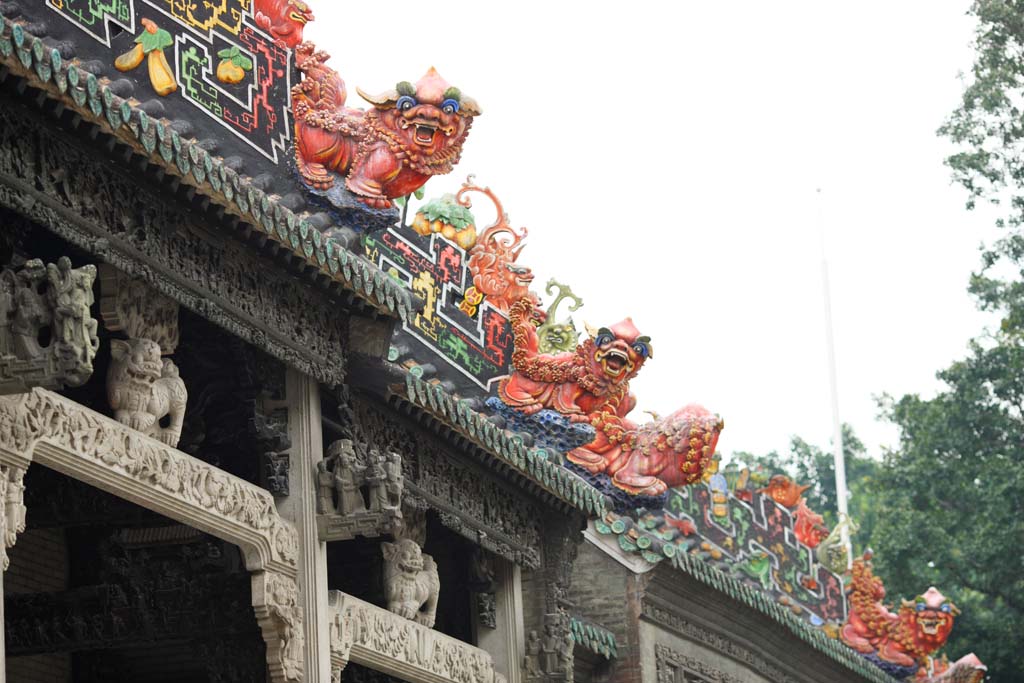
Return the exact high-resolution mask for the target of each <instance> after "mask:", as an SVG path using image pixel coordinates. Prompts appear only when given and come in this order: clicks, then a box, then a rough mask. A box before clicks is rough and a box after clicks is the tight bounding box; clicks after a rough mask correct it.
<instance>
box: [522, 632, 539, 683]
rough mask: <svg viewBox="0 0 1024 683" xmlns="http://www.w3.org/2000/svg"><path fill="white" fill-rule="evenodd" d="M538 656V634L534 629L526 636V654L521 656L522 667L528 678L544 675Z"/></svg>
mask: <svg viewBox="0 0 1024 683" xmlns="http://www.w3.org/2000/svg"><path fill="white" fill-rule="evenodd" d="M540 657H541V642H540V634H539V633H537V631H536V630H532V631H530V635H529V636H528V637H527V638H526V656H525V657H524V658H523V668H524V669H526V677H527V678H528V679H529V678H540V677H541V676H543V675H544V672H543V671H542V670H541V668H540Z"/></svg>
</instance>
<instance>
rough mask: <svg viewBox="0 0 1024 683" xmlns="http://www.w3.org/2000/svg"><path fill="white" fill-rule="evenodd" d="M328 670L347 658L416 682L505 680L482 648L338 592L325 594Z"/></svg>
mask: <svg viewBox="0 0 1024 683" xmlns="http://www.w3.org/2000/svg"><path fill="white" fill-rule="evenodd" d="M329 601H330V610H331V618H332V622H331V623H332V624H333V625H334V626H332V638H331V661H332V663H333V664H334V669H335V671H334V675H335V676H337V677H338V678H339V679H340V676H341V668H342V667H343V666H344V664H345V663H347V662H349V661H351V662H354V663H356V664H361V665H364V666H368V667H372V668H373V669H376V670H378V671H381V672H384V673H386V674H389V675H392V676H396V677H398V678H402V679H404V680H407V681H420V682H421V683H505V678H504V676H502V675H501V674H499V673H498V672H497V671H495V669H494V662H493V660H492V659H491V655H490V654H488V653H487V652H485V651H483V650H481V649H479V648H476V647H473V646H472V645H469V644H467V643H464V642H462V641H460V640H456V639H455V638H451V637H450V636H446V635H444V634H443V633H439V632H437V631H434V630H432V629H430V628H427V627H425V626H423V625H421V624H418V623H416V622H415V621H412V620H409V619H403V618H402V617H400V616H398V615H397V614H392V613H391V612H389V611H387V610H385V609H381V608H380V607H377V606H375V605H371V604H369V603H367V602H363V601H362V600H359V599H358V598H354V597H352V596H351V595H348V594H345V593H341V592H340V591H331V593H330V596H329Z"/></svg>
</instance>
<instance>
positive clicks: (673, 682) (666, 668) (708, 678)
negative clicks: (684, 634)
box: [654, 644, 744, 683]
mask: <svg viewBox="0 0 1024 683" xmlns="http://www.w3.org/2000/svg"><path fill="white" fill-rule="evenodd" d="M654 661H655V666H656V668H657V672H658V683H744V682H743V681H741V680H740V679H739V678H736V677H735V676H730V675H729V674H727V673H724V672H722V671H719V670H718V669H716V668H714V667H713V666H711V665H710V664H706V663H704V662H702V661H700V660H699V659H694V658H693V657H689V656H687V655H684V654H682V653H681V652H676V651H675V650H673V649H671V648H669V647H666V646H664V645H660V644H658V645H655V646H654Z"/></svg>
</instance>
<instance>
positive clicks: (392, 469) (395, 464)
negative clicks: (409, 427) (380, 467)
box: [384, 451, 405, 510]
mask: <svg viewBox="0 0 1024 683" xmlns="http://www.w3.org/2000/svg"><path fill="white" fill-rule="evenodd" d="M384 469H385V470H386V472H387V497H388V507H389V508H393V509H395V510H397V509H399V508H400V507H401V505H402V487H403V485H404V482H405V479H404V477H403V476H402V456H400V455H399V454H398V453H395V452H394V451H392V452H390V453H388V455H387V462H385V464H384Z"/></svg>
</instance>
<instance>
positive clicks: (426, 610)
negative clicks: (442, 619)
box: [381, 538, 441, 628]
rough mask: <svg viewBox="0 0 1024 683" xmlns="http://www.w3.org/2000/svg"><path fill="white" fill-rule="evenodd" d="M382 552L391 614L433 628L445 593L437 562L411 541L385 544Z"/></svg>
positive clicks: (404, 540)
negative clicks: (439, 601)
mask: <svg viewBox="0 0 1024 683" xmlns="http://www.w3.org/2000/svg"><path fill="white" fill-rule="evenodd" d="M381 551H382V553H383V554H384V591H385V594H386V596H387V602H388V611H390V612H393V613H395V614H397V615H399V616H401V617H404V618H406V619H412V620H414V621H416V622H418V623H420V624H422V625H423V626H426V627H428V628H433V626H434V619H435V618H436V616H437V598H438V594H439V593H440V590H441V581H440V579H439V578H438V575H437V565H436V564H434V559H433V558H432V557H431V556H430V555H426V554H424V553H423V551H422V550H421V549H420V546H419V545H417V544H416V542H415V541H413V540H412V539H409V538H401V539H398V540H397V541H395V542H394V543H382V544H381Z"/></svg>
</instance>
